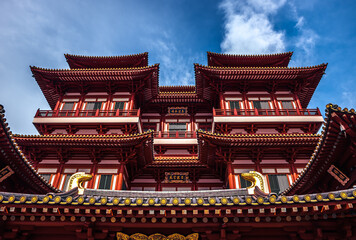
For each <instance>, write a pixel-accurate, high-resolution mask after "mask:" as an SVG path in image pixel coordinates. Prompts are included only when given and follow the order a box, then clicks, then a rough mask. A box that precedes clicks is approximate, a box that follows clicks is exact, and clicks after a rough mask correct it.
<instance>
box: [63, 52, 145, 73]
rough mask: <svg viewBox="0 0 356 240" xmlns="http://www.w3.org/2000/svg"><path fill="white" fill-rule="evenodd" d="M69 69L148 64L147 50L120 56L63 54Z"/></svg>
mask: <svg viewBox="0 0 356 240" xmlns="http://www.w3.org/2000/svg"><path fill="white" fill-rule="evenodd" d="M64 57H65V58H66V60H67V63H68V65H69V67H70V68H71V69H74V68H131V67H146V66H148V52H144V53H139V54H132V55H121V56H83V55H73V54H64Z"/></svg>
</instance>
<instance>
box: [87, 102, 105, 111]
mask: <svg viewBox="0 0 356 240" xmlns="http://www.w3.org/2000/svg"><path fill="white" fill-rule="evenodd" d="M101 104H102V102H88V103H87V106H86V107H85V109H86V110H97V109H100V108H101Z"/></svg>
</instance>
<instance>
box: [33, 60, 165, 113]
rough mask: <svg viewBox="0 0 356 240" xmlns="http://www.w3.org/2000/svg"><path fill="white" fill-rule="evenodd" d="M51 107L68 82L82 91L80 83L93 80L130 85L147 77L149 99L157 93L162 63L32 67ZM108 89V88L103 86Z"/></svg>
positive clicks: (91, 82) (146, 95)
mask: <svg viewBox="0 0 356 240" xmlns="http://www.w3.org/2000/svg"><path fill="white" fill-rule="evenodd" d="M30 68H31V71H32V73H33V77H34V78H35V79H36V81H37V83H38V85H39V87H40V88H41V90H42V92H43V94H44V96H45V98H46V99H47V102H48V103H49V105H50V107H51V108H52V109H54V107H55V105H56V103H57V101H58V99H59V98H60V95H61V94H64V91H65V90H64V89H62V86H63V85H65V84H67V85H70V86H71V87H73V88H78V91H79V90H80V89H79V88H80V85H81V84H85V83H90V84H91V85H95V84H96V85H97V86H96V87H98V84H99V85H100V86H101V87H103V86H102V82H111V83H115V84H121V85H124V86H126V87H130V86H131V84H125V83H127V82H138V81H141V80H143V79H144V80H145V82H146V89H145V90H144V92H145V94H144V97H145V100H146V101H148V100H150V99H153V98H154V97H156V96H157V95H158V78H159V64H155V65H152V66H145V67H135V68H110V69H109V68H95V69H94V68H92V69H88V68H86V69H46V68H39V67H34V66H30ZM100 86H99V87H100ZM104 90H105V88H104Z"/></svg>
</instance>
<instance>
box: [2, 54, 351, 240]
mask: <svg viewBox="0 0 356 240" xmlns="http://www.w3.org/2000/svg"><path fill="white" fill-rule="evenodd" d="M291 57H292V52H287V53H280V54H271V55H227V54H219V53H211V52H208V53H207V58H208V59H207V60H208V61H207V62H208V66H204V65H200V64H195V65H194V70H195V85H194V86H159V65H158V64H155V65H152V66H149V65H148V53H142V54H136V55H128V56H114V57H89V56H78V55H71V54H65V58H66V60H67V62H68V65H69V69H45V68H39V67H32V66H31V71H32V73H33V77H34V78H35V80H36V82H37V83H38V85H39V87H40V89H41V91H42V92H43V94H44V96H45V98H46V100H47V101H48V104H49V106H50V109H38V110H37V112H36V113H35V117H34V120H33V124H34V126H35V127H36V129H37V130H38V132H39V135H20V134H13V133H12V132H11V131H10V129H9V127H8V124H7V122H6V119H5V110H4V108H3V106H1V105H0V133H1V134H0V217H1V218H0V239H48V238H50V239H64V238H65V239H68V240H69V239H89V240H92V239H196V240H197V239H209V240H210V239H258V238H263V239H275V238H278V239H355V238H356V218H355V213H356V212H355V210H354V206H355V205H354V204H356V188H354V186H355V184H356V171H355V169H356V150H355V149H356V113H355V111H354V110H353V109H351V110H348V109H342V108H340V107H339V106H337V105H333V104H328V105H327V106H326V110H325V116H324V115H323V114H322V113H321V111H320V110H319V109H318V108H316V109H309V108H308V104H309V102H310V99H311V98H312V96H313V94H314V91H315V90H316V88H317V86H318V84H319V82H320V80H321V78H322V76H323V74H324V72H325V70H326V67H327V64H321V65H318V66H312V67H301V68H291V67H288V64H289V61H290V59H291ZM321 127H322V131H321V133H320V129H321Z"/></svg>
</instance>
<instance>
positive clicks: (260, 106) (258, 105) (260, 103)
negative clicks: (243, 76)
mask: <svg viewBox="0 0 356 240" xmlns="http://www.w3.org/2000/svg"><path fill="white" fill-rule="evenodd" d="M253 107H254V108H256V109H269V104H268V101H253Z"/></svg>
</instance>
